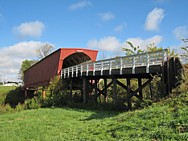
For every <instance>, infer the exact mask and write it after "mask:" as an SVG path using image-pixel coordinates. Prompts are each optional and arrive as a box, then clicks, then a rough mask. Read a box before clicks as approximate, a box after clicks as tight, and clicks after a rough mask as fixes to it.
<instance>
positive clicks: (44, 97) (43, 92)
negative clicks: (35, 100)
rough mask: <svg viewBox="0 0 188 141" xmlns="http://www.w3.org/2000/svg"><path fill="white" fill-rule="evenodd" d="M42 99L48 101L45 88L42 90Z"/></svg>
mask: <svg viewBox="0 0 188 141" xmlns="http://www.w3.org/2000/svg"><path fill="white" fill-rule="evenodd" d="M42 98H43V99H46V91H45V90H44V88H42Z"/></svg>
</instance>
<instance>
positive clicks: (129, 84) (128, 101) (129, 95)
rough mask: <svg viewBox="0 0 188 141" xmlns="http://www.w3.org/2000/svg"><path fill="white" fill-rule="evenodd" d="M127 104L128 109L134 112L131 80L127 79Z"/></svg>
mask: <svg viewBox="0 0 188 141" xmlns="http://www.w3.org/2000/svg"><path fill="white" fill-rule="evenodd" d="M127 95H128V96H127V98H128V99H127V104H128V109H129V110H132V103H131V98H132V96H131V81H130V78H127Z"/></svg>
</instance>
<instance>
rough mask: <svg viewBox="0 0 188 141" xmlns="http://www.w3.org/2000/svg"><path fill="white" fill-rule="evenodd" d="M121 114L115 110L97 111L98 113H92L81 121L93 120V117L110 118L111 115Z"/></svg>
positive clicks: (98, 118)
mask: <svg viewBox="0 0 188 141" xmlns="http://www.w3.org/2000/svg"><path fill="white" fill-rule="evenodd" d="M118 114H119V112H113V111H96V113H94V114H92V115H90V116H89V117H87V118H85V119H82V120H81V121H89V120H93V119H95V120H96V119H97V120H100V119H105V118H110V117H114V116H117V115H118Z"/></svg>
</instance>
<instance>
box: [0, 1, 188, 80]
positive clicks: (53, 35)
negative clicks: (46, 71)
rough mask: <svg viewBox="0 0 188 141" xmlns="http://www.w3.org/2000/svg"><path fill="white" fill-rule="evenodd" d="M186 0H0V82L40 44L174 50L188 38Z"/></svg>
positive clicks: (107, 51) (110, 51) (12, 76)
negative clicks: (150, 47)
mask: <svg viewBox="0 0 188 141" xmlns="http://www.w3.org/2000/svg"><path fill="white" fill-rule="evenodd" d="M187 7H188V1H187V0H0V56H1V60H0V81H2V80H6V81H7V80H17V77H18V75H17V74H18V72H19V68H20V65H21V62H22V61H23V60H25V59H35V58H36V52H35V50H36V49H37V48H38V47H40V46H41V45H43V44H44V43H49V44H52V45H53V46H54V47H55V48H56V49H58V48H60V47H61V48H63V47H81V48H90V49H97V50H99V57H98V58H99V59H101V58H105V57H110V56H112V57H113V56H116V55H122V54H123V52H122V51H121V49H122V47H128V46H127V44H126V41H131V42H132V43H133V44H134V45H139V46H140V47H141V48H142V49H146V45H148V44H150V43H155V44H156V45H157V46H159V47H163V48H167V47H170V48H172V49H176V50H177V51H180V46H182V45H184V44H183V43H182V41H181V39H182V38H188V16H187V15H188V8H187Z"/></svg>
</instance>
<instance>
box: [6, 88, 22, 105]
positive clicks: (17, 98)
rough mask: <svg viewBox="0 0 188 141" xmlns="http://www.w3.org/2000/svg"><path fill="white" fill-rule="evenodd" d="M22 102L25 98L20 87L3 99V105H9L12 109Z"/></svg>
mask: <svg viewBox="0 0 188 141" xmlns="http://www.w3.org/2000/svg"><path fill="white" fill-rule="evenodd" d="M24 100H25V97H24V93H23V92H22V90H21V87H17V88H16V89H14V90H11V91H10V92H9V93H8V94H7V96H6V98H5V104H10V106H11V107H12V108H15V107H16V106H17V105H18V104H19V103H24Z"/></svg>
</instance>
